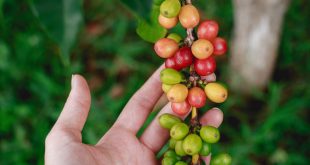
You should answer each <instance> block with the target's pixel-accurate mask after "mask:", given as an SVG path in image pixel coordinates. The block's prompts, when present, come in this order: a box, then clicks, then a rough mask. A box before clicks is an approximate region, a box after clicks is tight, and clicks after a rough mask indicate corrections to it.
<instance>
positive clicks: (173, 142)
mask: <svg viewBox="0 0 310 165" xmlns="http://www.w3.org/2000/svg"><path fill="white" fill-rule="evenodd" d="M176 143H177V140H175V139H172V138H171V139H170V140H169V148H171V149H175V144H176Z"/></svg>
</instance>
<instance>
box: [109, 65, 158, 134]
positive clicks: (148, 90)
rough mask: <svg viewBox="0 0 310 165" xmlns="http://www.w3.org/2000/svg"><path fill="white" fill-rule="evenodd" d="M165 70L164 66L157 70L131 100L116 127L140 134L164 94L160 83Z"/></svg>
mask: <svg viewBox="0 0 310 165" xmlns="http://www.w3.org/2000/svg"><path fill="white" fill-rule="evenodd" d="M163 68H164V66H163V65H162V66H161V67H160V68H159V69H157V70H156V72H155V73H154V74H153V75H152V76H151V77H150V78H149V79H148V81H147V82H146V83H145V84H144V85H143V86H142V87H141V88H140V89H139V90H138V91H137V92H136V93H135V94H134V96H133V97H132V98H131V99H130V100H129V102H128V103H127V105H126V106H125V108H124V110H123V111H122V113H121V114H120V116H119V117H118V119H117V121H116V122H115V124H114V126H115V127H117V126H121V127H124V128H126V129H128V130H130V131H132V132H133V133H135V134H136V133H137V132H138V130H139V129H140V128H141V126H142V125H143V123H144V122H145V120H146V118H147V116H148V115H149V113H150V112H151V111H152V110H153V107H154V105H155V104H156V102H157V101H158V99H159V98H160V96H161V95H162V93H163V92H162V89H161V82H160V71H161V70H162V69H163Z"/></svg>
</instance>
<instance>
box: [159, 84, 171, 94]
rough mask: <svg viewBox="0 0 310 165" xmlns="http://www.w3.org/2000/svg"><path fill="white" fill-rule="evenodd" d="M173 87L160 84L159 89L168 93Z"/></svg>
mask: <svg viewBox="0 0 310 165" xmlns="http://www.w3.org/2000/svg"><path fill="white" fill-rule="evenodd" d="M172 87H173V85H168V84H162V86H161V89H162V90H163V91H164V92H165V93H168V92H169V90H170V89H171V88H172Z"/></svg>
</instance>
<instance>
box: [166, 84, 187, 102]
mask: <svg viewBox="0 0 310 165" xmlns="http://www.w3.org/2000/svg"><path fill="white" fill-rule="evenodd" d="M187 95H188V89H187V87H186V86H185V85H183V84H176V85H173V87H172V88H171V89H170V90H169V91H168V93H167V97H168V100H169V101H170V102H173V103H180V102H183V101H185V99H186V98H187Z"/></svg>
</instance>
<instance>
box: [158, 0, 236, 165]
mask: <svg viewBox="0 0 310 165" xmlns="http://www.w3.org/2000/svg"><path fill="white" fill-rule="evenodd" d="M158 22H159V24H160V25H161V26H163V27H164V28H166V29H171V28H173V27H175V26H176V25H177V24H178V23H180V24H181V25H182V26H183V27H184V28H185V29H186V32H187V37H186V38H184V39H182V37H180V36H179V35H178V34H176V33H172V34H169V35H168V36H167V37H166V38H162V39H159V40H158V41H157V42H156V43H155V46H154V49H155V52H156V54H157V55H158V56H159V57H161V58H163V59H165V69H163V70H162V71H161V73H160V79H161V81H162V83H163V84H162V89H163V91H164V92H165V93H166V94H167V98H168V100H169V101H170V102H171V109H172V111H173V112H174V113H175V114H176V115H177V116H186V115H188V114H189V113H190V112H191V113H192V115H191V116H192V117H191V120H190V122H189V123H188V124H186V123H185V122H183V121H182V120H181V119H180V118H179V117H177V116H175V115H172V114H163V115H161V116H160V117H159V123H160V125H161V126H162V127H163V128H166V129H169V130H170V137H171V139H170V140H169V148H170V149H169V150H168V151H166V152H165V154H164V157H163V159H162V161H161V162H162V164H163V165H186V164H190V163H191V164H200V160H201V159H200V158H201V157H202V156H208V155H209V154H210V152H211V144H214V143H216V142H218V141H219V139H220V132H219V130H218V129H217V128H216V127H213V126H210V125H205V126H202V125H201V124H200V123H199V120H198V118H199V117H198V108H202V107H204V106H205V104H206V101H207V99H208V100H210V101H212V102H214V103H223V102H224V101H225V100H226V99H227V96H228V93H227V89H226V88H225V87H224V86H223V85H222V84H221V83H217V82H216V75H215V73H214V72H215V70H216V61H215V59H214V57H216V56H220V55H224V54H225V53H226V51H227V43H226V41H225V39H223V38H220V37H218V32H219V25H218V23H217V22H216V21H213V20H205V21H202V22H200V15H199V11H198V10H197V8H196V7H195V6H193V5H192V4H191V0H186V1H185V0H164V1H163V2H162V4H161V6H160V15H159V17H158ZM197 26H198V27H197ZM230 163H231V158H230V156H229V155H227V154H221V155H218V156H215V157H213V158H212V160H211V164H213V165H228V164H230Z"/></svg>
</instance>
